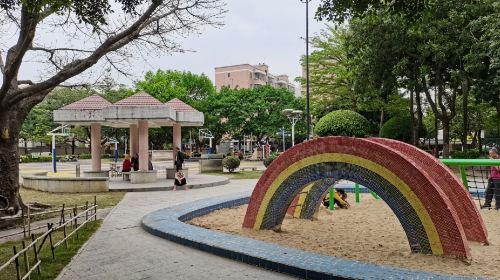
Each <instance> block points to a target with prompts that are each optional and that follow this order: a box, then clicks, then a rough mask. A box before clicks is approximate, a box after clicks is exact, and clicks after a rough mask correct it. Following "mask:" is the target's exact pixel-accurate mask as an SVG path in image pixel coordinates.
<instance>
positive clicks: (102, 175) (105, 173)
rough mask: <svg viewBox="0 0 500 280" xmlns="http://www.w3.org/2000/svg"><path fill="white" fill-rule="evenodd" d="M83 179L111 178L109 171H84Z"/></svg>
mask: <svg viewBox="0 0 500 280" xmlns="http://www.w3.org/2000/svg"><path fill="white" fill-rule="evenodd" d="M83 177H85V178H96V177H98V178H109V170H101V171H83Z"/></svg>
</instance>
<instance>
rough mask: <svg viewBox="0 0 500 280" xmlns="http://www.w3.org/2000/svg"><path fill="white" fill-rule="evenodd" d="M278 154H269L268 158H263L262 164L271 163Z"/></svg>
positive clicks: (266, 165)
mask: <svg viewBox="0 0 500 280" xmlns="http://www.w3.org/2000/svg"><path fill="white" fill-rule="evenodd" d="M278 156H279V155H278V154H271V155H270V156H269V157H268V158H266V159H265V160H264V166H265V167H268V166H269V165H271V163H272V162H273V161H274V160H275V159H276V158H277V157H278Z"/></svg>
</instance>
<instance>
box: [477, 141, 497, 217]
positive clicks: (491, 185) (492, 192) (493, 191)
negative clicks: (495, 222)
mask: <svg viewBox="0 0 500 280" xmlns="http://www.w3.org/2000/svg"><path fill="white" fill-rule="evenodd" d="M489 154H490V159H496V160H498V159H500V156H499V155H498V150H497V149H496V148H492V149H490V153H489ZM499 164H500V161H499ZM493 197H495V209H496V210H499V209H500V166H492V167H491V169H490V178H489V179H488V187H487V188H486V201H485V202H484V205H483V206H482V207H481V208H491V201H492V200H493Z"/></svg>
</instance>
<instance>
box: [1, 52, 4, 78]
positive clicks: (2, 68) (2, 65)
mask: <svg viewBox="0 0 500 280" xmlns="http://www.w3.org/2000/svg"><path fill="white" fill-rule="evenodd" d="M0 73H2V75H3V74H4V73H5V64H3V57H2V52H0Z"/></svg>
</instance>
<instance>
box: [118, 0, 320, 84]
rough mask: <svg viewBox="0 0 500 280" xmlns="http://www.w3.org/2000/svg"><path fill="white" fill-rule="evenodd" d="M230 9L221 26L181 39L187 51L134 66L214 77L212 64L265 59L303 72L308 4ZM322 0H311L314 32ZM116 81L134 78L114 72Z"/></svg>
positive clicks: (282, 1)
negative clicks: (315, 17) (320, 0)
mask: <svg viewBox="0 0 500 280" xmlns="http://www.w3.org/2000/svg"><path fill="white" fill-rule="evenodd" d="M226 2H227V10H228V12H227V14H226V15H225V19H224V24H225V25H224V26H223V27H221V28H218V29H216V28H211V27H209V28H205V30H204V32H203V33H202V34H201V35H199V36H194V37H193V36H192V37H190V38H187V39H185V40H184V41H183V44H182V45H183V46H184V47H185V48H186V49H190V50H194V52H189V53H183V54H179V53H174V54H173V55H166V56H161V57H157V56H154V57H149V58H148V57H146V58H147V59H146V60H142V59H141V60H137V61H136V62H135V63H134V64H135V65H134V67H133V71H134V74H135V76H137V77H138V78H139V77H142V76H143V74H144V73H145V72H146V71H148V70H153V71H154V70H156V69H164V70H166V69H174V70H182V71H191V72H193V73H196V74H201V73H204V74H205V75H207V76H208V77H209V78H210V79H211V80H212V81H213V80H214V76H215V73H214V67H217V66H225V65H234V64H244V63H249V64H258V63H266V64H267V65H269V71H270V73H272V74H275V75H279V74H287V75H289V76H290V78H291V79H292V80H293V79H294V78H295V77H298V76H301V74H302V70H301V67H300V64H299V59H300V57H301V55H303V54H304V53H305V42H304V39H301V38H304V37H305V4H304V3H301V2H300V0H227V1H226ZM318 5H319V0H313V1H312V2H311V3H310V21H309V25H310V27H309V32H310V35H313V34H315V33H319V32H320V31H321V29H323V28H325V23H323V22H317V21H316V20H315V19H314V12H315V10H316V7H317V6H318ZM113 76H114V78H115V79H117V82H119V83H123V84H131V83H132V81H131V80H130V79H129V78H126V77H119V76H115V75H113Z"/></svg>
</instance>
